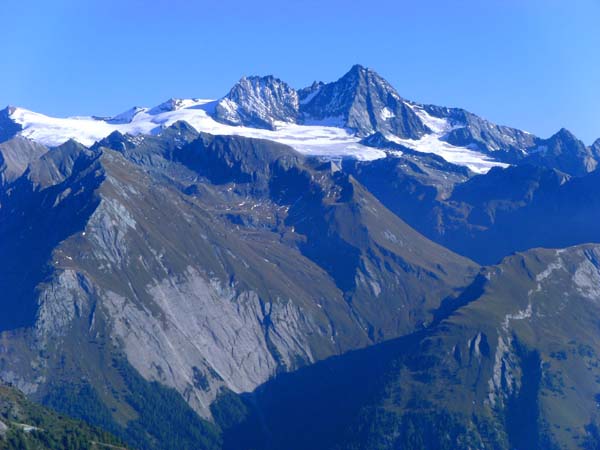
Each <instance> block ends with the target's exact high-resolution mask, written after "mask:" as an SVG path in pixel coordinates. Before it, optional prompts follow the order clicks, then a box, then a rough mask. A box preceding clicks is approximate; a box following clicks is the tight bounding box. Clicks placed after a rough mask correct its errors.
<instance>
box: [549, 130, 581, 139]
mask: <svg viewBox="0 0 600 450" xmlns="http://www.w3.org/2000/svg"><path fill="white" fill-rule="evenodd" d="M550 139H553V140H556V139H559V140H561V141H577V142H579V139H577V137H576V136H575V135H574V134H573V133H571V132H570V131H569V130H567V129H566V128H561V129H560V130H558V131H557V132H556V133H554V134H553V135H552V136H551V137H550Z"/></svg>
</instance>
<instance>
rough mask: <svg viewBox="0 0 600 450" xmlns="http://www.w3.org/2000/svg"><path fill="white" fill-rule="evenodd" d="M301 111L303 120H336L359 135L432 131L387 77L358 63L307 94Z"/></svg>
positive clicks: (411, 136)
mask: <svg viewBox="0 0 600 450" xmlns="http://www.w3.org/2000/svg"><path fill="white" fill-rule="evenodd" d="M300 113H301V115H302V120H303V121H304V122H306V123H311V122H313V121H314V122H324V123H338V124H340V125H341V126H343V127H345V128H350V129H352V130H355V131H356V132H357V133H358V135H359V136H368V135H370V134H372V133H374V132H381V133H389V134H393V135H395V136H398V137H401V138H406V139H418V138H420V137H421V136H423V135H424V134H426V133H427V132H430V131H431V130H429V129H428V128H427V126H425V125H424V124H423V122H422V121H421V119H420V118H419V117H418V116H417V115H416V114H415V112H414V111H413V110H412V108H411V107H410V106H409V105H408V104H407V103H406V102H405V101H404V100H403V99H402V98H401V97H400V96H399V95H398V93H397V92H396V90H395V89H394V88H393V87H392V86H391V85H390V84H389V83H388V82H387V81H385V80H384V79H383V78H381V77H380V76H379V75H378V74H377V73H376V72H374V71H373V70H370V69H367V68H365V67H363V66H360V65H355V66H353V67H352V68H351V69H350V71H349V72H348V73H347V74H346V75H344V76H343V77H342V78H340V79H339V80H338V81H336V82H333V83H328V84H323V85H321V86H319V87H318V89H315V90H314V91H313V92H312V93H311V94H310V97H308V96H306V97H305V98H304V99H303V100H302V102H301V103H300Z"/></svg>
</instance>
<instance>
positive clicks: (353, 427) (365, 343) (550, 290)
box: [0, 65, 600, 450]
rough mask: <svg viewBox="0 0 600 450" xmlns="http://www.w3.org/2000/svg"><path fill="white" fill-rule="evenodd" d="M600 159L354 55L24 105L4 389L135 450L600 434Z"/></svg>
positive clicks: (1, 281)
mask: <svg viewBox="0 0 600 450" xmlns="http://www.w3.org/2000/svg"><path fill="white" fill-rule="evenodd" d="M598 161H600V140H599V141H597V142H596V143H594V144H593V145H591V146H586V145H585V144H584V143H582V142H581V141H580V140H578V139H577V138H576V137H575V136H574V135H573V134H571V133H570V132H569V131H567V130H564V129H563V130H560V131H558V132H557V133H556V134H555V135H553V136H551V137H549V138H540V137H536V136H534V135H532V134H530V133H527V132H525V131H521V130H518V129H514V128H510V127H506V126H501V125H496V124H493V123H491V122H489V121H487V120H485V119H483V118H480V117H478V116H476V115H474V114H472V113H470V112H467V111H465V110H462V109H459V108H446V107H439V106H433V105H423V104H419V103H416V102H412V101H410V100H406V99H404V98H403V97H401V96H400V95H399V94H398V93H397V92H396V90H395V89H394V88H393V87H392V86H391V85H390V84H389V83H388V82H387V81H386V80H384V79H383V78H382V77H381V76H379V75H378V74H377V73H376V72H374V71H373V70H371V69H368V68H365V67H362V66H359V65H356V66H354V67H352V68H351V69H350V71H349V72H348V73H347V74H345V75H344V76H343V77H342V78H340V79H339V80H337V81H335V82H330V83H323V82H315V83H313V84H312V85H311V86H309V87H306V88H302V89H299V90H296V89H294V88H292V87H291V86H289V85H288V84H287V83H285V82H284V81H282V80H279V79H277V78H275V77H273V76H266V77H257V76H250V77H244V78H242V79H241V80H240V81H239V82H238V83H237V84H236V85H235V86H233V87H232V89H231V90H230V91H229V93H227V94H226V95H225V96H223V97H222V98H221V99H218V100H199V99H171V100H169V101H167V102H164V103H162V104H161V105H158V106H156V107H153V108H141V107H134V108H132V109H130V110H128V111H126V112H124V113H121V114H118V115H116V116H113V117H71V118H53V117H49V116H46V115H43V114H39V113H34V112H31V111H28V110H26V109H24V108H19V107H7V108H6V109H4V110H3V111H1V112H0V255H1V256H2V258H0V288H1V292H2V293H3V295H2V296H1V297H0V379H1V380H3V381H4V382H6V383H10V384H12V385H13V386H15V387H16V388H18V389H19V390H20V391H22V392H23V393H25V394H26V395H27V396H28V397H29V398H30V399H31V400H34V401H37V402H41V403H43V404H44V405H46V406H49V407H51V408H54V409H56V410H58V411H60V412H61V413H64V414H68V415H70V416H73V417H76V418H79V419H83V420H85V421H87V422H88V423H90V424H92V425H93V426H96V427H101V428H103V429H104V430H106V431H108V432H110V433H111V434H112V435H114V436H117V438H118V439H120V440H122V441H123V442H125V443H127V445H129V446H131V447H133V448H148V449H168V448H177V449H185V448H189V449H192V448H194V449H195V448H206V449H229V448H231V449H248V450H249V449H251V448H252V449H263V448H264V449H283V448H285V449H293V448H298V449H300V448H314V449H342V448H349V449H350V448H352V449H359V448H360V449H388V448H389V449H396V448H403V449H404V448H407V449H413V448H414V449H417V448H464V449H467V448H498V449H512V448H519V449H521V448H522V449H535V448H539V449H547V448H598V446H600V440H599V434H598V426H599V425H600V423H598V422H599V419H598V415H597V399H596V397H595V396H597V395H600V394H598V393H599V392H600V389H599V388H598V386H597V385H598V380H600V373H599V372H598V370H599V369H598V367H599V366H598V362H597V360H596V355H597V353H598V352H600V348H598V342H599V341H598V331H597V323H596V319H595V317H596V316H597V315H598V311H596V309H597V304H598V301H599V300H600V291H599V290H598V286H600V284H599V282H600V278H599V277H600V275H599V273H600V269H599V267H600V266H599V263H598V261H599V260H600V257H599V256H598V255H599V254H600V253H599V252H600V251H599V250H598V246H597V245H595V244H594V243H599V242H600V232H598V231H597V229H598V228H597V227H596V226H595V224H596V223H597V222H598V219H600V194H599V192H600V190H599V189H598V187H600V179H599V178H598V171H597V170H596V168H597V165H598ZM539 247H544V249H542V248H539ZM558 249H560V250H558ZM306 430H309V431H306ZM524 430H527V431H524Z"/></svg>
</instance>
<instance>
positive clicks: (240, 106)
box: [214, 75, 298, 129]
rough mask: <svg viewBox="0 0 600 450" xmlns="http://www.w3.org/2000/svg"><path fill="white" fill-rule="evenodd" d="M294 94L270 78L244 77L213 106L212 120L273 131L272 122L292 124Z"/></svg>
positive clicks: (295, 110)
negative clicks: (213, 118)
mask: <svg viewBox="0 0 600 450" xmlns="http://www.w3.org/2000/svg"><path fill="white" fill-rule="evenodd" d="M297 116H298V93H297V92H296V91H295V90H294V89H292V88H291V87H290V86H288V85H287V84H286V83H284V82H283V81H281V80H279V79H277V78H275V77H273V76H270V75H269V76H265V77H257V76H252V77H244V78H242V79H241V80H240V81H238V82H237V83H236V85H235V86H234V87H233V88H232V89H231V90H230V91H229V93H228V94H227V95H226V96H225V97H224V98H222V99H221V100H219V102H218V103H217V105H216V107H215V112H214V117H215V119H216V120H218V121H220V122H223V123H226V124H230V125H244V126H251V127H255V128H267V129H274V123H275V122H276V121H281V122H291V123H294V122H295V121H296V118H297Z"/></svg>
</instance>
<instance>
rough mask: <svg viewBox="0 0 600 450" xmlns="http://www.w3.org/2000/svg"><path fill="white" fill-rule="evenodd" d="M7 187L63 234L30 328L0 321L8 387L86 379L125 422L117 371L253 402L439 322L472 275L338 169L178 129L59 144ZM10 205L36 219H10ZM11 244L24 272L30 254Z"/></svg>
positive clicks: (25, 245) (269, 147)
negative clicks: (244, 395) (351, 353)
mask: <svg viewBox="0 0 600 450" xmlns="http://www.w3.org/2000/svg"><path fill="white" fill-rule="evenodd" d="M103 145H104V146H105V145H110V146H113V147H114V148H115V149H116V150H111V149H108V148H106V147H103ZM11 187H12V189H11V192H13V194H11V195H14V196H15V197H14V198H15V202H14V204H12V206H11V208H10V209H7V210H6V213H7V214H9V212H10V211H12V213H11V217H15V218H21V219H19V220H29V219H31V217H33V216H32V214H34V212H35V213H36V214H40V215H41V216H42V217H46V218H47V219H45V220H52V223H53V225H54V228H53V229H54V230H55V232H54V233H53V234H50V237H52V238H51V239H48V241H46V240H45V239H47V238H48V235H47V234H46V233H40V232H39V230H38V229H37V228H36V229H32V231H31V233H30V235H28V236H32V235H35V236H36V239H37V241H36V242H42V243H43V244H44V247H43V249H44V251H43V252H41V253H39V254H37V258H38V259H37V260H36V261H39V265H38V266H35V267H37V269H36V270H38V272H37V273H36V274H35V275H36V276H35V277H33V278H31V283H30V285H27V286H28V288H27V290H26V291H25V290H23V292H21V293H20V294H19V295H21V296H22V298H23V299H24V300H26V302H25V301H24V302H21V305H24V306H27V308H25V309H24V314H25V315H26V318H27V321H26V322H23V323H22V324H20V326H24V327H25V328H24V329H23V330H22V331H20V332H19V333H15V332H14V331H12V330H13V329H14V324H11V323H3V330H5V331H4V333H3V337H2V339H3V342H4V343H5V344H4V346H3V353H2V355H1V358H0V373H1V376H2V378H3V379H6V380H10V381H12V382H14V383H17V384H18V385H20V386H23V387H24V388H26V389H27V390H28V392H29V393H31V395H33V396H35V397H37V398H45V397H46V396H48V395H52V393H53V392H54V389H55V385H56V384H57V383H59V384H60V383H61V382H62V383H65V382H66V383H68V382H69V380H73V379H74V377H75V378H77V379H85V380H87V381H86V382H87V383H89V384H90V385H91V386H92V388H93V389H94V390H95V391H97V392H99V393H101V392H104V393H105V394H102V396H103V400H102V401H103V402H105V403H106V404H108V405H115V406H114V407H115V409H116V411H117V412H116V413H115V414H116V416H115V420H117V419H118V420H121V421H124V422H125V423H127V419H124V418H123V414H124V415H125V417H126V416H127V414H126V411H128V410H129V409H130V408H131V406H128V405H130V401H129V400H128V399H127V396H125V397H123V396H120V395H117V394H116V392H118V390H119V389H121V388H119V386H120V384H119V383H120V382H119V381H118V380H119V379H121V378H122V375H120V373H121V372H119V370H118V368H116V367H115V366H114V364H111V363H110V361H111V360H115V359H117V360H118V359H119V358H123V357H124V358H125V359H126V361H128V363H129V364H131V365H132V366H133V367H134V368H135V369H136V370H137V371H138V372H139V373H140V374H141V375H142V376H143V377H144V378H145V379H146V380H149V381H157V382H159V383H161V384H162V385H165V386H168V387H172V388H174V389H176V390H177V391H178V392H179V393H180V394H181V395H182V396H183V397H184V398H185V399H186V401H187V402H188V404H189V405H190V406H192V407H193V408H194V409H195V410H196V411H197V412H198V413H200V414H201V415H203V416H209V415H210V412H209V405H210V404H211V402H212V401H213V400H214V398H215V397H216V396H217V395H218V394H219V392H221V389H222V388H227V389H230V390H232V391H235V392H243V391H248V390H251V389H253V388H254V387H256V386H257V385H259V384H261V383H263V382H264V381H266V380H267V379H269V378H270V377H271V376H273V375H274V374H276V373H278V372H281V371H289V370H292V369H296V368H298V367H301V366H303V365H305V364H308V363H312V362H314V361H317V360H320V359H323V358H325V357H327V356H330V355H333V354H338V353H343V352H345V351H347V350H349V349H353V348H357V347H362V346H365V345H368V344H369V343H372V342H377V341H380V340H385V339H389V338H392V337H394V336H397V335H399V334H402V333H406V332H408V331H411V330H412V329H414V328H415V327H418V326H420V324H422V323H423V322H427V321H428V320H431V309H434V308H435V307H437V305H439V302H440V301H441V299H442V298H445V297H446V296H448V295H449V294H451V293H452V292H453V290H454V289H455V288H457V287H459V286H461V285H464V284H465V283H467V282H468V280H469V279H470V277H471V276H472V275H473V273H474V269H475V266H474V265H473V264H472V263H471V262H470V261H468V260H466V259H464V258H460V257H458V256H456V255H454V254H452V253H451V252H449V251H447V250H445V249H443V248H441V247H439V246H437V245H435V244H433V243H431V242H429V241H427V240H426V239H424V238H423V237H422V236H420V235H419V234H418V233H416V232H415V231H414V230H412V229H410V227H408V226H407V225H406V224H404V223H403V222H402V221H401V220H400V219H398V218H397V217H396V216H394V215H393V214H392V213H390V212H389V211H388V210H386V209H385V208H384V207H383V206H382V205H381V204H380V203H379V202H378V201H377V200H376V199H374V198H373V197H372V196H371V195H370V194H369V193H368V192H367V191H365V189H364V188H363V187H362V186H361V185H360V184H359V183H357V182H356V180H354V179H353V178H352V177H349V176H348V175H344V174H342V173H339V171H335V170H332V167H331V165H330V164H322V163H319V162H312V161H306V160H305V159H304V158H303V157H302V156H301V155H299V154H297V153H295V152H294V151H292V150H291V149H289V148H288V147H285V146H282V145H280V144H275V143H272V142H267V141H260V140H249V139H245V138H238V137H231V138H225V137H214V136H209V135H198V134H197V133H195V132H193V131H192V130H190V129H188V128H187V127H186V126H185V125H184V124H176V125H175V126H174V127H172V128H170V129H168V130H165V132H164V133H163V135H161V136H147V137H144V138H135V139H132V138H131V137H129V136H124V135H118V134H114V135H112V136H111V137H110V139H107V140H105V141H104V142H102V143H101V144H99V145H98V146H96V147H95V148H94V149H93V150H88V149H86V148H85V147H82V146H79V145H77V144H75V143H72V142H71V143H68V144H65V146H63V147H60V148H57V149H52V150H51V151H49V152H48V153H47V154H45V155H44V156H43V157H42V158H41V159H40V160H39V162H38V163H36V164H34V165H32V166H31V167H30V169H29V171H28V172H27V173H26V174H24V175H23V176H21V177H20V178H19V179H17V180H16V181H15V182H14V183H12V184H11ZM17 196H18V197H19V198H27V199H29V200H28V201H29V202H31V204H32V207H31V209H26V210H24V211H23V213H21V212H19V213H17V214H14V212H15V211H16V210H17V209H18V207H19V205H22V204H23V203H22V202H17V201H16V199H17ZM38 198H39V199H40V200H36V199H38ZM40 202H41V203H40ZM4 204H5V203H3V209H2V210H0V211H2V212H4V211H5V210H4ZM40 204H41V205H42V206H43V207H40V206H39V205H40ZM44 205H48V206H44ZM73 205H77V208H75V207H74V206H73ZM19 211H21V210H19ZM59 212H61V214H67V212H70V213H72V214H75V217H77V220H73V218H72V217H70V216H69V218H68V220H67V219H65V222H61V220H58V219H57V216H56V214H58V213H59ZM58 217H59V218H60V216H58ZM65 217H67V216H65ZM15 220H16V219H15ZM67 223H70V224H71V226H70V227H67ZM45 224H46V222H45V221H40V226H45ZM17 228H19V227H17V226H16V225H15V229H17ZM24 228H25V229H26V227H24ZM2 231H3V233H4V232H5V231H6V232H8V231H7V230H2ZM55 234H56V237H54V235H55ZM3 236H10V235H9V234H3ZM2 242H10V243H11V244H10V245H11V252H12V253H13V254H15V255H17V254H20V255H21V256H20V257H21V258H22V259H23V261H31V254H32V253H31V252H32V247H29V243H30V242H31V241H29V240H28V239H23V240H12V239H6V240H5V239H2ZM33 248H35V249H38V247H37V246H36V247H33ZM3 273H4V272H3ZM23 273H25V272H23ZM9 274H10V273H9ZM7 285H13V283H7ZM14 285H16V286H19V285H20V284H19V283H14ZM14 299H15V297H14V296H13V295H11V296H8V297H6V298H5V299H3V303H2V305H3V307H4V308H7V309H8V308H14V303H13V302H14ZM18 355H20V356H18Z"/></svg>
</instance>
